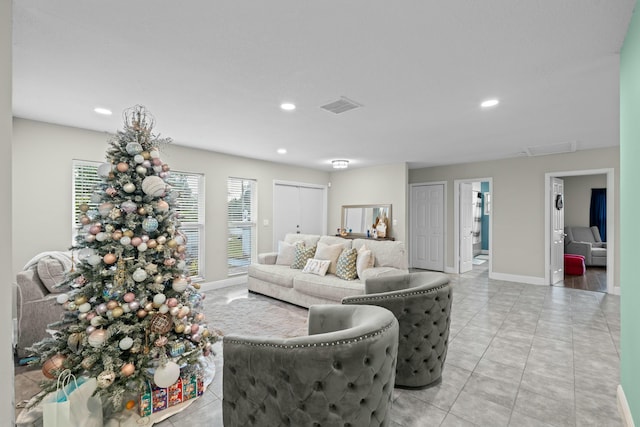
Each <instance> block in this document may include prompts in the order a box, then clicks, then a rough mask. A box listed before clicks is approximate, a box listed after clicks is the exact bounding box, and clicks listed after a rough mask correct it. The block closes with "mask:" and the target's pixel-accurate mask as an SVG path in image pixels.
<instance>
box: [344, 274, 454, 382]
mask: <svg viewBox="0 0 640 427" xmlns="http://www.w3.org/2000/svg"><path fill="white" fill-rule="evenodd" d="M365 293H366V295H359V296H353V297H346V298H343V299H342V303H343V304H371V305H377V306H381V307H385V308H386V309H388V310H390V311H391V312H392V313H393V314H394V315H395V316H396V318H397V319H398V323H399V325H400V334H399V344H398V365H397V368H396V382H395V385H396V386H399V387H409V388H422V387H426V386H429V385H432V384H434V383H436V382H437V381H439V380H440V378H441V376H442V369H443V367H444V361H445V359H446V357H447V345H448V341H449V327H450V325H451V299H452V295H451V286H450V285H449V279H448V277H447V276H446V275H445V274H442V273H433V272H426V273H410V274H402V275H395V276H386V277H376V278H371V279H366V281H365Z"/></svg>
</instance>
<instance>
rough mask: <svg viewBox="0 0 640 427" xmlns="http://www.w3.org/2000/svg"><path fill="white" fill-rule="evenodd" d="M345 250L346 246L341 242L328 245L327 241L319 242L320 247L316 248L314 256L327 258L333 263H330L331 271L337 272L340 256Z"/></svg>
mask: <svg viewBox="0 0 640 427" xmlns="http://www.w3.org/2000/svg"><path fill="white" fill-rule="evenodd" d="M343 250H344V246H342V244H340V243H337V244H335V245H328V244H326V243H322V242H318V248H317V249H316V254H315V255H314V256H313V257H314V258H315V259H326V260H329V261H331V264H329V273H331V274H336V266H337V263H338V257H340V254H341V253H342V251H343Z"/></svg>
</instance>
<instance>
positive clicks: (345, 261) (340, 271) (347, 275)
mask: <svg viewBox="0 0 640 427" xmlns="http://www.w3.org/2000/svg"><path fill="white" fill-rule="evenodd" d="M357 258H358V251H356V250H355V249H353V248H352V249H345V250H344V251H342V253H341V254H340V257H338V263H337V267H336V276H338V277H339V278H341V279H344V280H354V279H355V278H356V277H358V274H357V271H356V259H357Z"/></svg>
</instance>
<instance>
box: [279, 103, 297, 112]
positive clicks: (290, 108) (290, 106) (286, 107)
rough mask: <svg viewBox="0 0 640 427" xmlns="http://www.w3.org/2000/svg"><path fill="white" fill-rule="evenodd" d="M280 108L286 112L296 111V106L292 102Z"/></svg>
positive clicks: (283, 104) (281, 105)
mask: <svg viewBox="0 0 640 427" xmlns="http://www.w3.org/2000/svg"><path fill="white" fill-rule="evenodd" d="M280 108H282V109H283V110H284V111H293V110H295V109H296V105H295V104H292V103H291V102H284V103H282V104H280Z"/></svg>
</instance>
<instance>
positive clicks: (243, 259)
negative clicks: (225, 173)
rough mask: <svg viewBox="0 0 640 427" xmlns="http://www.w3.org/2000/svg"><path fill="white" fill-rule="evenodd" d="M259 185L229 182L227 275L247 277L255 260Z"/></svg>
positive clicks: (249, 182)
mask: <svg viewBox="0 0 640 427" xmlns="http://www.w3.org/2000/svg"><path fill="white" fill-rule="evenodd" d="M256 201H257V197H256V181H255V180H252V179H244V178H232V177H229V178H228V179H227V207H228V210H227V221H228V236H227V267H228V275H229V276H235V275H238V274H245V273H246V272H247V270H248V267H249V264H251V261H252V260H253V259H255V251H256V222H257V202H256Z"/></svg>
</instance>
